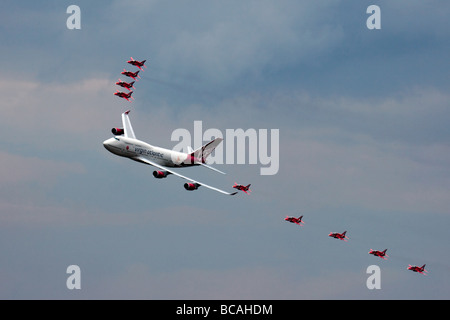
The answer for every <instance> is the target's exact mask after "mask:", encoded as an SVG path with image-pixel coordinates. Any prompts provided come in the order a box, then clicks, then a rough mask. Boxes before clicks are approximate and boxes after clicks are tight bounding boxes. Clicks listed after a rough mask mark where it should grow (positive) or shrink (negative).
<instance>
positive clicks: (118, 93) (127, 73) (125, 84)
mask: <svg viewBox="0 0 450 320" xmlns="http://www.w3.org/2000/svg"><path fill="white" fill-rule="evenodd" d="M145 61H146V60H142V61H138V60H134V59H133V57H131V58H130V60H128V61H127V63H129V64H131V65H133V66H136V67H138V68H139V69H140V70H137V71H136V72H131V71H127V70H125V69H123V71H122V72H121V74H123V75H124V76H127V77H129V78H131V79H133V80H134V81H132V82H125V81H122V80H120V79H119V81H117V82H116V85H118V86H121V87H122V88H125V89H127V90H128V91H129V92H128V93H126V92H122V91H119V90H116V92H115V93H114V95H115V96H118V97H119V98H123V99H125V100H127V101H130V100H129V99H133V100H134V98H133V97H132V96H131V95H132V94H133V91H131V88H133V89H134V86H133V85H134V83H135V82H136V81H137V78H139V79H140V78H141V77H140V76H139V72H140V71H141V70H144V69H142V67H145V68H147V66H145V65H144V64H145Z"/></svg>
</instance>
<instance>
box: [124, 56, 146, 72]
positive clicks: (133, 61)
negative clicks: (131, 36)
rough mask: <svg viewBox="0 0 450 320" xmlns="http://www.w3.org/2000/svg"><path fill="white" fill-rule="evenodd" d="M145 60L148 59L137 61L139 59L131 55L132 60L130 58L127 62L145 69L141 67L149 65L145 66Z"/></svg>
mask: <svg viewBox="0 0 450 320" xmlns="http://www.w3.org/2000/svg"><path fill="white" fill-rule="evenodd" d="M145 61H147V60H142V61H137V60H134V59H133V57H130V60H128V61H127V62H128V63H129V64H132V65H133V66H136V67H138V68H139V69H141V70H143V69H142V68H141V67H146V68H147V66H144V63H145Z"/></svg>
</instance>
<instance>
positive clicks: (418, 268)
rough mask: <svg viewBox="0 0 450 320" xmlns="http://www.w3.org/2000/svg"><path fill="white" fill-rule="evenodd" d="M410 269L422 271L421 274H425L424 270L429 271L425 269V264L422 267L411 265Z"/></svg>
mask: <svg viewBox="0 0 450 320" xmlns="http://www.w3.org/2000/svg"><path fill="white" fill-rule="evenodd" d="M408 270H411V271H414V272H418V273H421V274H425V273H424V272H428V271H427V270H425V265H423V266H421V267H418V266H412V265H409V267H408ZM425 275H426V274H425Z"/></svg>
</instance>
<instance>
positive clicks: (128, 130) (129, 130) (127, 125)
mask: <svg viewBox="0 0 450 320" xmlns="http://www.w3.org/2000/svg"><path fill="white" fill-rule="evenodd" d="M129 113H130V110H128V111H125V112H124V113H122V125H123V129H124V131H125V137H126V138H133V139H136V136H135V135H134V131H133V127H132V126H131V122H130V118H128V114H129Z"/></svg>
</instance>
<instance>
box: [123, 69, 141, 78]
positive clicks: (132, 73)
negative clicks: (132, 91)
mask: <svg viewBox="0 0 450 320" xmlns="http://www.w3.org/2000/svg"><path fill="white" fill-rule="evenodd" d="M121 74H123V75H126V76H127V77H130V78H133V80H136V78H139V79H140V78H141V77H139V76H138V74H139V70H138V71H136V72H131V71H127V70H125V69H123V72H121Z"/></svg>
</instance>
